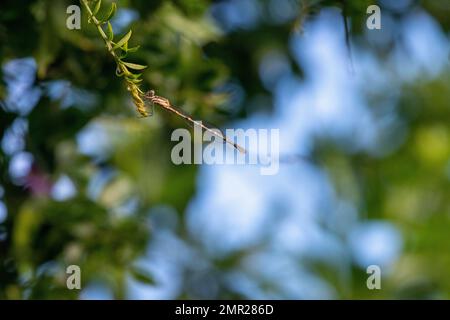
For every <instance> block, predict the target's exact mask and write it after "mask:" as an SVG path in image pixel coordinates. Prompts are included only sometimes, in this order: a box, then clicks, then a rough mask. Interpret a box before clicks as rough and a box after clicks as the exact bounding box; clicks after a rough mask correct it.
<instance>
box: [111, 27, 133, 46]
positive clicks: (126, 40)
mask: <svg viewBox="0 0 450 320" xmlns="http://www.w3.org/2000/svg"><path fill="white" fill-rule="evenodd" d="M130 37H131V30H130V31H128V33H127V34H126V35H125V36H124V37H123V38H122V39H120V40H119V42H117V43H116V45H115V46H114V47H113V50H116V49H118V48H120V47H121V46H123V45H124V44H125V43H127V42H128V40H130Z"/></svg>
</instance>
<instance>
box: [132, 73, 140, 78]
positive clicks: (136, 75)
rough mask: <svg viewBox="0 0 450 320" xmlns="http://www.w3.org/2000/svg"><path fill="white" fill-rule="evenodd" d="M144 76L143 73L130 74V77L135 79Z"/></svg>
mask: <svg viewBox="0 0 450 320" xmlns="http://www.w3.org/2000/svg"><path fill="white" fill-rule="evenodd" d="M141 76H142V73H130V74H129V77H130V78H133V79H139V78H140V77H141Z"/></svg>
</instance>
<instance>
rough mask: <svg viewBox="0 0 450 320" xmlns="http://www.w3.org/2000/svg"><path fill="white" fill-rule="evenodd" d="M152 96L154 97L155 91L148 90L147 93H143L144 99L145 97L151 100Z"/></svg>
mask: <svg viewBox="0 0 450 320" xmlns="http://www.w3.org/2000/svg"><path fill="white" fill-rule="evenodd" d="M154 96H155V90H149V91H147V92H146V93H145V97H146V98H149V99H151V98H153V97H154Z"/></svg>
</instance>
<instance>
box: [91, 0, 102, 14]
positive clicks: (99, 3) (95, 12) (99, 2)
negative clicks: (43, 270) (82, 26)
mask: <svg viewBox="0 0 450 320" xmlns="http://www.w3.org/2000/svg"><path fill="white" fill-rule="evenodd" d="M101 5H102V0H98V1H97V3H96V4H95V7H94V10H92V15H93V16H95V15H96V14H97V13H98V10H100V6H101Z"/></svg>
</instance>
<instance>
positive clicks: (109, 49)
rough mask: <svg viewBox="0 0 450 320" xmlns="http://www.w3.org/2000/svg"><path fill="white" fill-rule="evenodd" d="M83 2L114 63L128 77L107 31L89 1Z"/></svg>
mask: <svg viewBox="0 0 450 320" xmlns="http://www.w3.org/2000/svg"><path fill="white" fill-rule="evenodd" d="M81 2H82V3H83V5H84V7H85V8H86V11H87V12H88V15H89V18H90V19H91V21H92V22H93V23H94V24H95V26H96V27H97V30H98V32H99V33H100V36H101V37H102V39H103V41H105V44H106V47H107V48H108V51H109V53H110V54H111V55H112V56H113V58H114V61H116V63H117V65H118V66H119V68H120V69H121V70H122V72H123V73H124V74H126V75H128V74H129V72H128V70H127V69H126V68H125V67H124V66H123V65H122V64H121V63H120V59H119V58H118V57H117V54H116V52H115V51H114V50H113V45H112V43H111V41H110V40H109V39H108V36H107V35H106V33H105V31H103V28H102V25H101V23H100V21H98V20H97V18H96V17H95V16H94V14H93V13H92V10H91V8H90V7H89V5H88V3H87V0H81Z"/></svg>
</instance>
